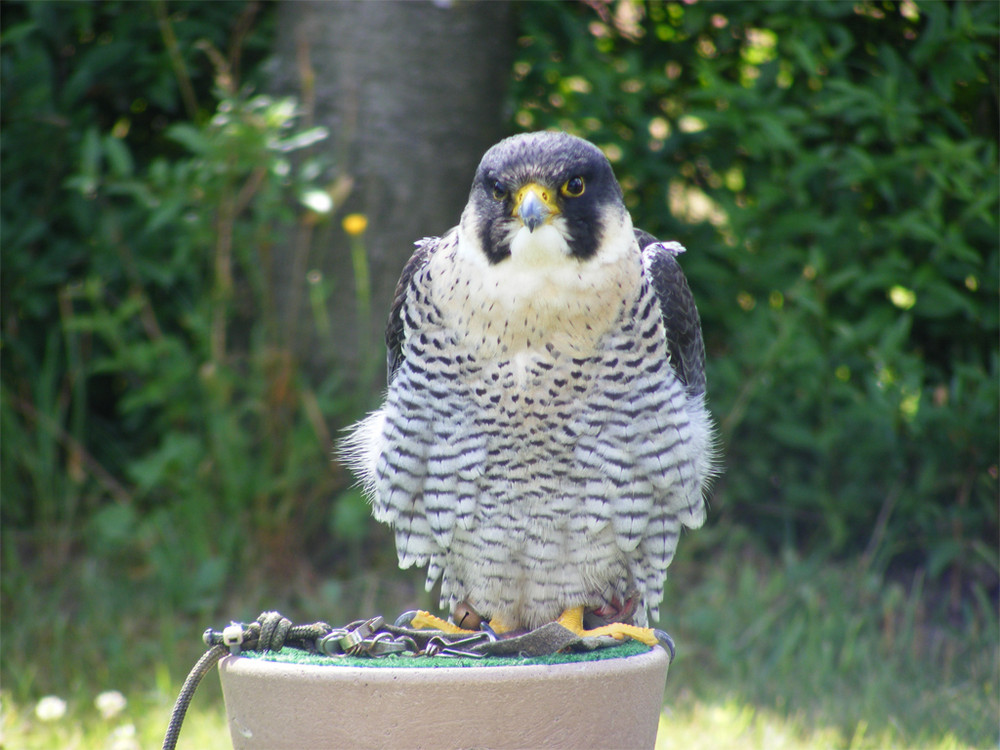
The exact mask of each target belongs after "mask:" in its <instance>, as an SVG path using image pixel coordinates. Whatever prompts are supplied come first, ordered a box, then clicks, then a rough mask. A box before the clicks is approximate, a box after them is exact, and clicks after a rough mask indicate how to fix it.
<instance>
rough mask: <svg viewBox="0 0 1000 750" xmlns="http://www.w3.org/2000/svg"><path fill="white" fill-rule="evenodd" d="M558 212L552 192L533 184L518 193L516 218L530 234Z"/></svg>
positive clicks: (515, 202) (515, 206) (515, 204)
mask: <svg viewBox="0 0 1000 750" xmlns="http://www.w3.org/2000/svg"><path fill="white" fill-rule="evenodd" d="M558 212H559V209H558V208H557V207H556V205H555V202H554V201H553V200H552V198H551V191H550V190H546V189H545V188H543V187H541V186H540V185H538V184H536V183H534V182H532V183H529V184H527V185H525V186H524V187H523V188H521V189H520V190H518V191H517V196H516V198H515V201H514V216H516V217H518V218H519V219H520V220H521V223H522V224H524V226H526V227H527V228H528V231H529V232H534V231H535V230H536V229H537V228H538V227H540V226H541V225H542V224H544V223H545V222H546V220H548V218H549V216H551V215H552V214H555V213H558Z"/></svg>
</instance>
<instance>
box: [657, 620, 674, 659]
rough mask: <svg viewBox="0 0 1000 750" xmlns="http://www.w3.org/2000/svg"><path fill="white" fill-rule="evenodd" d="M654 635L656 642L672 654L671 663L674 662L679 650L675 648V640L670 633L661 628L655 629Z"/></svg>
mask: <svg viewBox="0 0 1000 750" xmlns="http://www.w3.org/2000/svg"><path fill="white" fill-rule="evenodd" d="M653 633H654V634H655V635H656V640H658V641H659V642H660V645H661V646H663V648H665V649H666V650H667V653H668V654H670V661H671V662H673V660H674V655H675V654H676V653H677V649H675V648H674V639H673V638H671V637H670V633H668V632H667V631H666V630H660V629H659V628H654V629H653Z"/></svg>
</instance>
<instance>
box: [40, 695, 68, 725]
mask: <svg viewBox="0 0 1000 750" xmlns="http://www.w3.org/2000/svg"><path fill="white" fill-rule="evenodd" d="M65 715H66V701H64V700H63V699H62V698H60V697H59V696H58V695H46V696H45V697H44V698H42V699H41V700H40V701H38V705H36V706H35V716H37V717H38V719H39V721H56V720H57V719H61V718H62V717H63V716H65Z"/></svg>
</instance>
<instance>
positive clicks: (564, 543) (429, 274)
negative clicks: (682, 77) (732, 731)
mask: <svg viewBox="0 0 1000 750" xmlns="http://www.w3.org/2000/svg"><path fill="white" fill-rule="evenodd" d="M683 250H684V248H682V247H681V246H680V245H679V244H677V243H674V242H658V241H657V240H656V239H655V238H654V237H652V236H651V235H649V234H647V233H645V232H643V231H641V230H638V229H634V228H633V226H632V220H631V217H630V216H629V213H628V210H627V209H626V207H625V204H624V202H623V199H622V191H621V187H620V186H619V184H618V182H617V180H616V179H615V176H614V173H613V172H612V169H611V165H610V164H609V162H608V160H607V159H606V158H605V156H604V154H603V153H602V152H601V150H600V149H598V148H597V147H596V146H594V145H593V144H591V143H589V142H587V141H585V140H583V139H581V138H577V137H575V136H571V135H568V134H565V133H554V132H538V133H531V134H525V135H517V136H513V137H511V138H507V139H506V140H503V141H501V142H500V143H498V144H497V145H495V146H493V147H492V148H491V149H490V150H489V151H487V152H486V154H485V155H484V156H483V159H482V162H481V163H480V165H479V168H478V169H477V171H476V176H475V179H474V180H473V183H472V191H471V193H470V195H469V201H468V204H467V205H466V207H465V210H464V211H463V213H462V217H461V221H460V223H459V225H458V226H457V227H455V228H453V229H451V230H450V231H448V232H446V233H445V234H444V235H442V236H441V237H434V238H428V239H424V240H421V241H420V242H418V243H417V246H416V251H415V252H414V253H413V256H412V257H411V258H410V260H409V262H408V263H407V264H406V266H405V268H404V269H403V273H402V278H401V279H400V280H399V285H398V287H397V289H396V294H395V300H394V301H393V303H392V308H391V312H390V315H389V323H388V329H387V331H386V344H387V347H388V377H389V387H388V392H387V395H386V398H385V403H384V404H383V406H382V408H381V409H379V410H378V411H376V412H374V413H373V414H371V415H369V416H368V417H367V418H366V419H364V420H363V421H362V422H360V423H359V424H357V425H356V426H355V427H354V428H353V431H352V433H351V435H350V436H349V437H348V438H347V439H346V441H345V444H344V446H343V447H342V448H343V455H344V458H345V460H346V461H347V463H348V464H349V465H350V467H351V468H352V469H353V470H354V472H355V473H356V474H357V475H358V476H359V477H360V478H361V482H362V484H363V487H364V490H365V492H366V494H367V496H368V497H369V498H370V500H371V503H372V506H373V514H374V516H375V518H376V519H377V520H379V521H381V522H383V523H386V524H389V525H390V526H391V527H392V528H393V529H394V530H395V536H396V549H397V553H398V556H399V564H400V566H401V567H403V568H407V567H410V566H412V565H417V566H424V565H426V566H427V588H428V590H430V588H431V587H432V586H433V585H434V583H435V582H436V581H437V579H438V578H440V579H441V606H442V607H447V608H448V609H449V611H451V610H452V609H453V608H454V607H455V606H456V605H459V604H462V605H463V606H464V608H471V609H472V610H474V611H475V612H476V613H477V614H478V615H480V616H482V617H483V618H490V619H491V620H492V622H491V624H493V625H494V627H495V628H500V629H504V630H524V629H533V628H536V627H538V626H540V625H542V624H544V623H547V622H550V621H552V620H556V619H557V618H559V621H561V622H563V623H564V624H567V623H569V624H570V625H571V627H573V628H574V629H575V630H577V631H578V632H582V631H583V626H582V617H583V614H584V613H587V614H588V615H590V614H595V615H596V616H597V618H598V619H599V620H601V619H602V620H603V621H605V622H607V621H615V622H622V623H626V624H630V625H633V626H636V628H641V627H644V626H646V625H647V617H648V614H651V615H652V616H653V617H654V618H657V617H658V607H659V603H660V601H661V599H662V598H663V584H664V580H665V578H666V570H667V566H668V565H669V564H670V561H671V559H672V558H673V556H674V550H675V548H676V546H677V540H678V537H679V535H680V532H681V527H682V526H686V527H688V528H692V529H693V528H697V527H699V526H701V525H702V523H703V522H704V520H705V500H704V493H705V492H706V485H707V483H708V481H709V479H710V477H711V475H712V473H713V468H712V467H713V450H714V449H713V427H712V422H711V418H710V416H709V414H708V411H707V409H706V406H705V370H704V360H705V350H704V344H703V342H702V335H701V323H700V321H699V317H698V312H697V309H696V308H695V303H694V299H693V297H692V295H691V292H690V290H689V289H688V285H687V282H686V280H685V278H684V275H683V273H682V272H681V269H680V266H679V265H678V263H677V260H676V256H677V255H678V254H679V253H681V252H683ZM439 622H443V621H439ZM586 632H596V631H586ZM616 634H617V632H616ZM625 634H630V633H627V632H626V633H625Z"/></svg>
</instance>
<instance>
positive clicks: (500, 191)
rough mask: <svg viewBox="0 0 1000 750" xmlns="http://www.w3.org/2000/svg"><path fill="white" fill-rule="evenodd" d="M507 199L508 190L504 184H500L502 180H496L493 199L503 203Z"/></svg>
mask: <svg viewBox="0 0 1000 750" xmlns="http://www.w3.org/2000/svg"><path fill="white" fill-rule="evenodd" d="M506 197H507V188H506V187H504V184H503V183H502V182H500V180H495V181H494V182H493V199H494V200H498V201H502V200H503V199H504V198H506Z"/></svg>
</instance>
